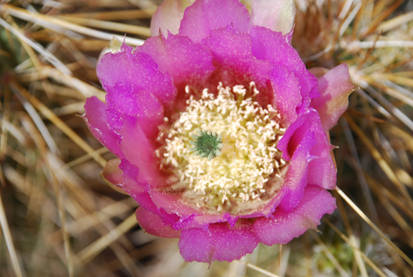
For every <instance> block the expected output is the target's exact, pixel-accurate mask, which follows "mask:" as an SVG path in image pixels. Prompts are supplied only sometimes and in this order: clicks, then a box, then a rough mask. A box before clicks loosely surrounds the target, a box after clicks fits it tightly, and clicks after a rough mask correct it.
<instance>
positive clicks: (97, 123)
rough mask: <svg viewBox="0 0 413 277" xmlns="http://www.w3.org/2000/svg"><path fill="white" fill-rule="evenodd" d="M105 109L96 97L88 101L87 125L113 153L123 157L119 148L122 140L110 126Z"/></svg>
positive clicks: (86, 110)
mask: <svg viewBox="0 0 413 277" xmlns="http://www.w3.org/2000/svg"><path fill="white" fill-rule="evenodd" d="M105 108H106V107H105V104H104V103H103V102H101V101H100V100H99V99H98V98H97V97H95V96H94V97H90V98H88V99H86V104H85V119H86V123H87V125H88V127H89V130H90V131H91V132H92V134H93V135H94V136H95V137H96V138H97V139H98V140H99V141H100V142H101V143H102V144H103V145H105V146H106V147H107V148H108V149H109V150H110V151H111V152H113V153H115V154H116V155H118V156H119V155H121V151H120V148H119V143H120V138H119V136H118V135H117V134H115V133H114V132H113V130H112V129H111V128H110V126H109V125H108V123H107V121H106V120H107V119H106V112H105Z"/></svg>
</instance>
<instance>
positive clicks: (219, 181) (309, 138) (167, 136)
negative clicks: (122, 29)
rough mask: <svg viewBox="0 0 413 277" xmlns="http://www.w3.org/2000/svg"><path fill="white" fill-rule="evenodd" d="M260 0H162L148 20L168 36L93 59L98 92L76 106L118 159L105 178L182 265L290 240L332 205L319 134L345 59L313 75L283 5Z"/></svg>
mask: <svg viewBox="0 0 413 277" xmlns="http://www.w3.org/2000/svg"><path fill="white" fill-rule="evenodd" d="M269 2H277V3H279V1H275V0H274V1H256V2H255V4H253V5H251V6H250V8H251V13H252V17H250V14H249V12H248V10H247V9H246V8H245V6H244V5H242V4H241V3H240V2H238V1H237V0H197V1H195V2H194V3H193V4H192V5H191V6H189V7H187V8H186V5H188V3H186V4H185V3H184V2H182V1H181V2H179V1H178V2H177V1H169V0H166V1H165V2H164V4H163V5H162V6H161V8H160V9H159V11H158V12H157V14H156V15H155V16H154V19H153V22H152V27H153V28H152V30H153V32H154V34H155V35H156V34H159V33H161V34H163V35H161V36H158V35H156V36H153V37H151V38H149V39H148V40H146V41H145V43H144V44H143V45H142V46H140V47H137V48H136V49H132V48H131V47H129V46H127V45H125V44H123V45H122V46H121V48H120V49H119V50H118V51H116V52H113V51H112V52H108V53H105V54H104V55H102V57H101V58H100V59H99V62H98V65H97V73H98V77H99V79H100V81H101V83H102V85H103V87H104V89H105V90H106V91H107V95H106V102H105V103H102V102H101V101H99V100H98V99H97V98H94V97H92V98H89V99H88V100H87V102H86V105H85V110H86V119H87V123H88V126H89V128H90V130H91V131H92V133H93V134H94V135H95V136H96V137H97V138H98V139H99V141H100V142H101V143H102V144H104V145H105V146H106V147H107V148H109V149H110V151H112V152H113V153H115V154H116V155H117V156H118V157H119V159H118V160H116V161H111V162H109V163H108V166H107V169H106V171H105V172H106V174H107V178H108V179H110V180H111V181H112V182H113V183H115V184H117V185H118V186H119V187H121V188H122V189H123V190H124V191H125V192H127V193H128V194H130V195H131V196H132V197H133V198H134V199H135V200H136V201H137V202H138V203H139V205H140V206H139V208H138V210H137V219H138V221H139V223H140V225H141V226H142V228H143V229H145V230H146V231H147V232H148V233H151V234H153V235H157V236H161V237H179V238H180V241H179V247H180V251H181V254H182V256H183V257H184V258H185V260H187V261H201V262H211V261H214V260H225V261H231V260H234V259H239V258H240V257H242V256H243V255H245V254H247V253H251V252H252V251H253V250H254V248H255V247H256V246H257V244H258V243H259V242H261V243H264V244H267V245H272V244H285V243H288V242H289V241H291V240H292V239H293V238H295V237H298V236H300V235H301V234H303V233H304V232H305V231H306V230H307V229H309V228H314V227H316V226H317V225H318V224H319V222H320V219H321V217H322V216H323V215H324V214H327V213H328V214H330V213H332V212H333V211H334V210H335V208H336V205H335V199H334V198H333V197H332V196H331V194H330V193H329V192H328V191H327V190H331V189H334V188H335V184H336V168H335V164H334V161H333V157H332V152H331V149H332V147H331V145H330V142H329V138H328V130H329V129H330V128H331V127H332V126H334V125H335V124H336V122H337V120H338V118H339V117H340V115H341V114H342V113H343V112H344V110H345V109H346V108H347V104H348V102H347V96H348V95H349V94H350V92H351V90H352V88H353V86H352V84H351V82H350V78H349V73H348V69H347V66H345V65H340V66H338V67H336V68H334V69H332V70H330V71H329V72H327V73H326V74H325V75H323V76H322V77H320V78H319V79H317V78H316V77H315V76H314V75H312V74H311V73H310V72H309V71H308V70H307V69H306V67H305V65H304V63H303V62H302V61H301V59H300V57H299V56H298V54H297V52H296V51H295V50H294V48H293V47H292V46H291V45H290V37H291V32H290V30H291V26H292V19H293V12H292V6H291V5H292V4H291V3H292V1H290V0H285V1H282V2H283V3H285V5H284V6H276V5H275V6H271V5H268V3H269ZM253 3H254V2H253ZM260 3H261V4H260ZM168 5H169V6H168ZM261 5H264V6H267V5H268V7H269V8H268V9H266V10H265V11H264V10H262V6H261ZM288 5H290V6H288ZM165 7H168V9H169V10H170V9H175V10H174V12H172V13H171V16H168V14H167V13H166V10H165ZM271 7H275V8H274V9H271ZM185 8H186V9H185ZM260 8H261V10H260ZM183 11H184V12H183ZM268 12H269V13H273V14H275V15H279V16H284V17H285V14H287V15H288V14H290V16H289V17H287V18H286V20H290V21H289V23H288V24H286V22H284V21H282V24H280V22H279V21H280V20H276V19H275V20H273V19H272V18H271V17H268V14H266V13H268ZM286 12H287V13H286ZM288 12H289V13H288ZM258 15H259V16H258ZM265 18H268V20H266V19H265ZM154 26H155V27H154ZM280 28H281V29H280ZM166 30H168V31H166ZM276 30H281V31H283V32H284V33H285V35H283V33H281V32H276Z"/></svg>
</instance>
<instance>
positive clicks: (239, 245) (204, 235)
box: [179, 224, 257, 262]
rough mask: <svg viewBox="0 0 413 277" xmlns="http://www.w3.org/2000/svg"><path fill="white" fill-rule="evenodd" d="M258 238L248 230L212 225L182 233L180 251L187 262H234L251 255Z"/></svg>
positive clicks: (225, 225)
mask: <svg viewBox="0 0 413 277" xmlns="http://www.w3.org/2000/svg"><path fill="white" fill-rule="evenodd" d="M256 246H257V238H256V237H255V235H254V233H252V232H251V231H250V230H248V228H245V227H238V226H236V227H233V228H232V227H230V226H229V225H228V224H211V225H209V226H208V228H207V229H188V230H183V231H182V232H181V239H180V241H179V249H180V252H181V255H182V256H183V257H184V259H185V260H186V261H198V262H211V261H214V260H218V261H229V262H230V261H232V260H235V259H240V258H241V257H242V256H244V255H245V254H248V253H251V252H252V251H253V250H254V248H255V247H256Z"/></svg>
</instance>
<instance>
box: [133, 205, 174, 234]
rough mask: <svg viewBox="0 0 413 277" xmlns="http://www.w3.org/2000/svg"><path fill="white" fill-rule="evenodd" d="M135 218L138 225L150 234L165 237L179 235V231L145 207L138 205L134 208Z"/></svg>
mask: <svg viewBox="0 0 413 277" xmlns="http://www.w3.org/2000/svg"><path fill="white" fill-rule="evenodd" d="M136 219H137V220H138V222H139V225H141V227H142V228H143V229H144V230H145V231H146V232H147V233H149V234H151V235H155V236H159V237H165V238H177V237H179V233H180V232H179V231H177V230H175V229H173V228H172V227H171V226H170V225H169V224H166V223H165V222H164V220H163V219H162V218H161V217H160V216H159V215H158V214H156V213H153V212H151V211H149V210H147V209H145V208H142V207H139V208H138V209H137V210H136Z"/></svg>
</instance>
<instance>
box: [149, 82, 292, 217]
mask: <svg viewBox="0 0 413 277" xmlns="http://www.w3.org/2000/svg"><path fill="white" fill-rule="evenodd" d="M187 92H189V89H187ZM257 94H259V91H258V90H257V88H256V87H255V84H254V83H253V82H252V83H251V84H250V87H249V88H245V87H244V86H241V85H237V86H234V87H232V88H230V87H224V86H223V85H222V84H219V86H218V88H217V92H216V93H215V94H213V93H210V92H209V91H208V90H207V89H204V90H203V91H202V95H201V96H200V97H198V99H195V97H194V95H190V97H189V99H188V100H187V107H186V110H185V111H183V112H181V113H180V114H179V118H178V119H177V120H176V121H175V122H172V123H171V126H170V127H169V128H168V130H167V131H161V132H160V135H159V137H158V139H159V141H163V146H162V147H161V148H159V149H158V150H157V152H156V153H157V155H158V156H159V158H160V160H161V168H162V169H163V170H167V171H168V172H169V173H171V176H172V178H171V184H170V185H171V188H172V189H173V190H176V191H183V196H184V198H185V199H186V200H187V201H189V202H191V203H192V204H194V205H196V206H198V207H200V208H206V209H209V210H215V211H222V210H227V211H233V210H234V209H237V210H240V208H239V207H240V205H243V203H246V202H249V201H260V199H264V198H265V196H266V195H267V194H268V193H270V191H271V193H273V192H274V191H277V190H278V189H279V187H277V188H274V187H272V188H269V187H268V186H271V184H272V186H274V182H272V181H271V180H273V179H274V178H281V176H280V174H281V169H282V168H283V167H284V166H285V161H284V160H283V159H281V152H280V151H279V150H278V149H277V147H276V146H277V143H278V141H279V140H280V139H281V137H282V135H283V133H284V131H285V130H284V129H283V128H281V126H280V124H279V122H280V116H279V114H278V113H277V112H276V111H275V110H274V108H273V107H272V106H271V105H268V107H267V108H263V107H262V106H261V105H259V104H258V103H257V102H256V101H255V100H254V97H255V96H256V95H257ZM166 121H168V119H166ZM200 134H214V136H217V138H219V139H220V143H221V144H220V148H219V149H218V152H217V153H216V155H214V156H213V157H212V158H211V157H210V158H208V157H205V156H202V155H199V153H197V151H195V149H194V140H195V139H196V138H197V137H198V138H199V136H200ZM235 207H238V208H235ZM241 210H242V209H241Z"/></svg>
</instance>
